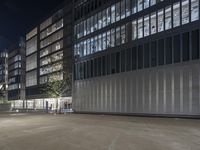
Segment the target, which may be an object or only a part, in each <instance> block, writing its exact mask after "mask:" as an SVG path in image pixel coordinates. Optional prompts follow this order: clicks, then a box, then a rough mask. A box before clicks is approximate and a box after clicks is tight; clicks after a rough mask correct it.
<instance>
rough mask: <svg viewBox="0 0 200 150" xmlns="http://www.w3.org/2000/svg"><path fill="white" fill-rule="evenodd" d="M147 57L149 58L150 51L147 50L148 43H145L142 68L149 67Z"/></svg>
mask: <svg viewBox="0 0 200 150" xmlns="http://www.w3.org/2000/svg"><path fill="white" fill-rule="evenodd" d="M149 56H150V50H149V43H146V44H145V45H144V67H145V68H148V67H149Z"/></svg>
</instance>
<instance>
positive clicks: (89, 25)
mask: <svg viewBox="0 0 200 150" xmlns="http://www.w3.org/2000/svg"><path fill="white" fill-rule="evenodd" d="M82 31H83V30H82ZM90 33H91V22H90V18H88V19H87V34H90Z"/></svg>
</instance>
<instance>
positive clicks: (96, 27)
mask: <svg viewBox="0 0 200 150" xmlns="http://www.w3.org/2000/svg"><path fill="white" fill-rule="evenodd" d="M97 29H98V16H97V14H96V15H95V16H94V31H96V30H97Z"/></svg>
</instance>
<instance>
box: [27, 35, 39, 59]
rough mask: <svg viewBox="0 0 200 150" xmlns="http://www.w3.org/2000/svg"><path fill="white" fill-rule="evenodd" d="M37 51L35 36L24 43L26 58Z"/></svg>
mask: <svg viewBox="0 0 200 150" xmlns="http://www.w3.org/2000/svg"><path fill="white" fill-rule="evenodd" d="M36 51H37V36H36V37H34V38H32V39H31V40H29V41H28V42H27V43H26V56H28V55H30V54H32V53H34V52H36Z"/></svg>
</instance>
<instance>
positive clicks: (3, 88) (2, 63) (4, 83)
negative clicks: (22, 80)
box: [0, 49, 8, 101]
mask: <svg viewBox="0 0 200 150" xmlns="http://www.w3.org/2000/svg"><path fill="white" fill-rule="evenodd" d="M7 89H8V51H7V50H6V49H4V50H2V51H1V52H0V99H1V100H3V101H5V100H7V99H8V91H7Z"/></svg>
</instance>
